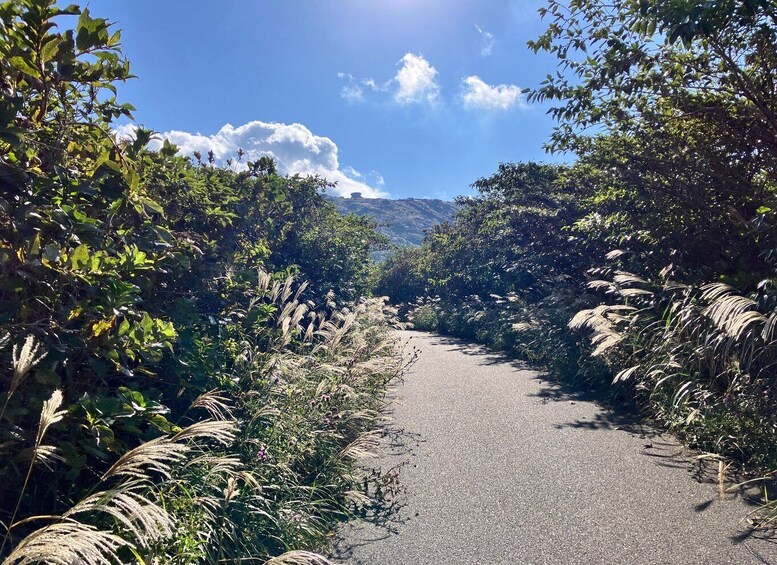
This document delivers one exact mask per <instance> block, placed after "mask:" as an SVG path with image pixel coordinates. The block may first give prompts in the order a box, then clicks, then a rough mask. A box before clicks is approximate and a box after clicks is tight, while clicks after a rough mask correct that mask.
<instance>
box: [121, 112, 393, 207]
mask: <svg viewBox="0 0 777 565" xmlns="http://www.w3.org/2000/svg"><path fill="white" fill-rule="evenodd" d="M127 133H129V130H127V129H126V128H125V127H120V128H118V129H117V134H118V135H120V136H121V135H126V134H127ZM161 136H162V137H163V138H167V139H169V140H170V142H171V143H174V144H175V145H177V146H178V147H179V149H180V152H181V153H183V154H186V155H191V154H192V153H193V152H194V151H199V152H200V153H201V154H202V155H203V158H205V155H207V153H208V151H213V153H214V154H215V157H216V160H217V162H218V163H219V164H224V163H225V162H226V160H227V159H229V158H232V159H234V160H235V161H237V150H238V149H240V148H242V149H243V151H245V155H244V156H243V163H245V161H247V160H249V161H255V160H256V159H258V158H259V157H264V156H269V157H274V158H275V160H276V162H277V164H278V169H279V171H280V172H281V173H284V174H290V175H293V174H300V175H303V176H304V175H319V176H321V177H323V178H325V179H327V180H328V181H330V182H336V183H337V186H336V187H335V188H331V189H329V191H330V192H334V193H337V194H340V195H344V196H345V195H349V194H350V193H351V192H361V193H362V195H363V196H365V197H367V198H377V197H383V196H386V193H385V192H383V191H381V190H379V189H378V188H375V186H371V185H370V184H369V183H370V182H372V183H374V184H375V185H377V186H378V187H382V186H383V184H382V182H381V180H382V177H380V175H377V177H376V176H375V174H373V173H370V174H368V175H362V174H360V173H359V172H358V171H356V170H355V169H353V168H352V167H344V168H341V166H340V161H339V158H338V148H337V145H336V144H335V142H334V141H332V140H331V139H329V138H328V137H322V136H318V135H314V134H313V132H311V131H310V130H309V129H308V128H306V127H305V126H303V125H302V124H282V123H277V122H271V123H267V122H260V121H253V122H248V123H247V124H244V125H242V126H239V127H234V126H232V125H231V124H226V125H225V126H224V127H222V128H221V129H220V130H219V131H218V132H217V133H215V134H214V135H202V134H200V133H189V132H185V131H168V132H166V133H163V134H161ZM159 146H161V142H159V141H156V142H154V143H153V144H151V145H150V147H151V148H152V149H156V148H158V147H159ZM238 166H239V167H245V165H244V164H242V165H238Z"/></svg>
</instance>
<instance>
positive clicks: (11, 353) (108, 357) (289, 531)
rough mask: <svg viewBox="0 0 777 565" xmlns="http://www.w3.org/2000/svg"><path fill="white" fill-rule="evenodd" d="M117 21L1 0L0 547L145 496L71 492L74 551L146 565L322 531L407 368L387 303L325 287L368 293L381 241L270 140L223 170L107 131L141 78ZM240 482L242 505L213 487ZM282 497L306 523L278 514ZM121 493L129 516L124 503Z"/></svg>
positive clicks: (146, 136) (292, 543) (37, 1)
mask: <svg viewBox="0 0 777 565" xmlns="http://www.w3.org/2000/svg"><path fill="white" fill-rule="evenodd" d="M67 16H73V18H72V19H70V20H68V18H67ZM68 25H73V26H74V29H73V30H69V29H67V26H68ZM119 40H120V34H119V33H118V31H115V30H114V29H113V26H112V24H110V23H109V22H107V21H105V20H103V19H101V18H93V17H92V16H91V15H90V13H89V11H88V10H87V9H84V10H83V11H82V10H80V9H79V8H77V7H75V6H71V7H68V8H64V9H63V8H59V7H57V6H56V5H55V4H54V2H51V1H48V0H24V1H15V2H7V3H3V4H2V5H0V365H1V366H2V367H3V376H2V380H1V381H0V393H1V395H0V402H2V406H1V407H0V473H2V476H3V482H2V485H0V522H2V523H3V524H4V526H5V527H6V528H8V527H12V526H13V527H14V529H13V530H12V531H11V532H10V533H6V531H3V532H2V534H0V535H2V536H3V537H4V539H3V542H2V548H0V557H3V558H4V557H7V556H8V554H9V551H11V550H13V549H14V547H16V548H17V549H18V550H19V551H22V550H23V549H24V547H25V545H24V544H23V543H21V544H20V540H22V539H23V538H24V536H25V535H26V534H29V533H30V532H31V531H32V530H34V529H35V528H41V527H44V530H39V533H40V532H41V531H42V532H43V534H45V535H44V536H43V537H44V538H45V539H48V538H46V536H47V535H50V536H51V537H52V540H51V543H50V544H49V545H46V547H47V548H51V550H52V551H54V550H56V547H57V545H58V543H62V544H64V542H62V541H61V540H63V539H64V538H63V537H62V536H61V535H60V534H61V532H60V534H57V535H55V534H56V533H57V532H58V531H59V530H58V528H59V529H62V528H66V527H69V526H68V524H71V525H72V524H80V522H78V520H77V519H76V520H73V519H71V518H70V517H68V516H65V515H64V513H66V512H68V511H73V512H76V510H73V509H78V508H83V504H85V502H84V501H85V500H89V499H88V497H89V495H92V494H94V493H95V492H96V491H97V490H100V492H104V493H114V495H116V496H118V494H116V493H119V494H121V496H129V497H136V498H137V497H142V499H143V501H144V502H143V504H141V506H140V507H137V508H146V509H151V511H153V512H157V514H156V518H154V519H149V520H148V521H146V522H144V521H143V520H140V518H139V515H135V514H132V511H130V510H127V508H123V510H120V511H117V512H118V514H111V513H110V512H107V511H105V510H103V511H102V512H103V514H102V515H100V514H99V513H97V511H95V510H94V508H93V507H90V510H88V511H87V510H83V511H78V512H76V514H78V519H81V515H80V514H79V512H81V513H83V514H84V515H86V516H87V517H86V518H83V519H84V520H85V522H84V524H82V525H83V527H82V528H81V529H80V530H79V535H81V537H82V539H89V538H88V537H85V536H87V535H88V532H87V530H88V527H89V525H91V526H94V527H96V528H97V530H96V531H99V532H103V533H105V532H108V533H105V535H104V537H103V538H101V539H102V540H103V542H104V545H100V543H98V542H97V541H92V542H84V543H85V545H84V547H92V548H94V549H95V551H98V553H99V552H103V553H104V554H106V555H108V556H109V557H111V556H113V553H111V552H112V551H119V552H120V557H121V559H122V560H125V561H126V560H128V559H131V555H130V553H129V551H130V545H129V543H130V542H132V543H135V544H136V545H135V547H134V549H132V551H133V552H135V555H136V556H138V557H140V556H141V555H140V554H141V553H142V554H144V555H145V556H146V559H147V562H152V561H155V559H156V557H155V555H156V556H157V557H159V558H160V559H162V561H164V562H181V563H184V562H196V561H198V560H201V559H204V560H205V561H209V562H216V561H218V560H220V559H225V558H226V557H227V556H229V557H230V558H237V557H249V556H250V557H251V558H263V557H267V556H268V555H272V554H275V553H278V552H282V551H285V550H288V549H294V548H300V547H306V548H313V547H315V546H316V545H318V544H320V543H321V542H322V540H324V539H325V536H326V533H327V531H328V527H329V526H330V525H331V522H332V520H333V519H336V518H337V517H341V516H343V515H344V514H346V513H347V511H348V509H349V508H351V507H352V506H353V505H352V503H351V502H349V499H348V498H347V497H346V492H347V491H351V490H354V489H357V486H356V484H355V481H356V480H357V479H356V475H355V474H354V472H353V471H354V468H353V464H352V463H351V462H349V461H350V460H349V458H348V457H346V456H343V455H342V454H343V453H346V452H343V449H344V448H345V447H346V446H347V445H348V444H349V443H351V442H353V441H354V440H357V439H358V436H359V434H360V433H361V432H362V431H363V430H364V429H366V428H368V427H369V426H370V424H371V423H372V422H373V421H374V413H375V412H374V411H375V410H376V409H377V408H378V407H379V406H380V402H381V400H380V399H381V396H382V391H383V388H384V387H385V384H386V383H387V381H388V380H389V379H390V378H392V377H393V376H396V374H397V368H396V365H395V364H394V362H393V361H390V360H391V359H392V358H393V357H392V355H393V351H391V347H390V344H389V345H387V343H388V342H386V340H385V332H386V324H385V321H384V319H383V317H382V313H378V312H380V310H381V306H380V304H379V303H377V302H374V301H373V302H370V303H362V304H361V305H360V306H357V305H355V304H354V305H351V306H350V310H347V309H346V310H342V311H341V308H340V307H339V306H337V301H340V300H343V301H344V300H353V299H356V298H358V296H359V295H360V293H361V292H362V291H363V290H364V288H365V285H366V284H367V275H368V273H369V265H368V262H369V257H370V254H371V253H372V251H373V248H374V247H375V246H376V245H378V244H380V243H382V242H383V238H382V237H381V236H380V235H379V234H377V233H376V232H375V230H374V228H373V225H372V223H371V222H369V221H367V220H363V219H359V218H356V217H353V216H342V215H341V214H339V213H338V212H337V211H336V209H335V207H334V206H333V205H332V204H331V203H329V202H328V201H327V200H325V199H324V197H323V196H322V195H321V191H322V189H324V188H325V182H324V181H321V180H318V179H314V178H300V177H292V178H289V177H284V176H280V175H278V174H277V172H276V171H275V165H274V163H273V162H272V160H271V159H266V158H265V159H260V160H259V161H257V162H253V163H252V162H249V163H245V164H244V163H242V162H241V156H240V155H239V156H238V160H237V163H238V164H239V166H238V167H237V170H231V169H221V168H216V167H213V166H211V165H210V164H207V163H202V162H201V161H200V160H199V159H197V162H192V161H191V160H189V159H188V158H184V157H181V156H178V155H177V149H176V148H175V147H174V146H172V145H171V144H169V143H168V142H167V141H165V142H164V145H163V146H162V148H161V149H160V150H159V151H149V150H148V149H147V145H148V143H149V141H150V140H151V139H152V137H153V133H152V132H150V131H146V130H143V129H138V130H137V131H136V132H135V135H134V138H133V139H117V138H116V136H115V134H114V133H113V128H114V127H115V121H116V120H117V119H118V118H130V119H131V117H132V115H131V112H132V110H133V108H132V106H130V105H129V104H124V103H121V102H120V101H119V100H118V98H117V96H116V94H117V89H116V84H117V83H118V82H121V81H123V80H126V79H128V78H130V76H131V75H130V72H129V63H128V62H127V61H126V60H124V59H123V57H122V55H121V51H120V43H119ZM268 272H269V273H275V274H274V275H267V274H265V273H268ZM291 275H296V276H298V277H300V278H302V279H305V280H307V281H308V282H309V283H310V290H308V292H307V294H306V295H305V298H304V299H303V298H300V295H301V293H302V292H303V291H304V289H303V288H302V287H300V286H299V285H296V284H294V286H292V285H293V277H292V276H291ZM305 299H308V302H307V303H304V302H303V301H304V300H305ZM316 309H319V310H318V311H317V310H316ZM349 311H350V313H349ZM370 363H371V364H373V365H370V366H374V367H376V370H374V371H370V370H368V369H366V368H364V367H366V366H368V365H369V364H370ZM381 363H383V364H382V365H381ZM378 365H381V366H380V367H378ZM289 367H294V369H295V371H292V370H290V368H289ZM343 375H346V376H345V377H343ZM344 378H345V379H346V380H347V381H348V382H347V383H346V382H344V381H343V379H344ZM348 379H351V380H348ZM344 388H347V391H349V392H348V394H344V392H343V390H344ZM55 391H56V392H55ZM59 391H61V393H60V392H59ZM213 391H218V392H213ZM322 395H325V396H326V397H327V398H328V400H327V401H326V403H325V404H326V406H325V407H324V406H323V404H322V405H321V406H319V405H318V404H315V406H314V403H318V402H320V397H321V396H322ZM214 397H217V398H218V401H216V402H215V404H214V401H213V400H212V399H213V398H214ZM203 399H206V400H203ZM207 399H210V400H207ZM198 406H199V408H198ZM213 406H218V407H219V408H218V410H215V411H214V410H213ZM42 407H43V414H44V416H41V409H42ZM203 407H205V408H203ZM208 407H209V408H208ZM59 408H62V409H63V410H65V412H58V411H57V410H58V409H59ZM47 410H48V412H47ZM327 413H329V414H330V415H331V414H338V415H343V416H337V417H334V416H332V417H330V418H328V421H325V420H326V418H325V414H327ZM354 413H356V414H360V416H358V417H356V418H351V417H350V415H351V414H354ZM46 414H48V416H46ZM44 424H45V425H44ZM238 424H239V426H238ZM198 426H200V427H198ZM208 426H210V427H208ZM206 429H207V430H210V431H207V433H206V432H205V431H197V432H194V431H192V432H186V430H206ZM181 430H184V431H183V432H181ZM213 430H215V432H214V431H213ZM219 430H221V431H219ZM179 432H180V433H182V434H183V435H182V436H177V435H174V434H178V433H179ZM203 438H204V439H203ZM173 444H175V445H173ZM160 445H161V446H162V449H163V455H160V456H164V457H167V456H168V455H164V449H167V447H165V446H168V445H172V447H170V448H169V449H172V450H173V451H172V452H166V453H168V454H169V453H177V451H175V450H184V451H185V452H186V453H187V454H191V455H192V457H191V459H189V460H186V461H187V464H186V466H185V467H181V466H180V465H177V466H176V465H173V467H172V470H169V471H166V470H164V469H161V468H159V467H153V466H151V467H150V468H146V467H143V468H142V469H141V471H138V472H137V473H136V474H135V475H132V476H133V478H134V479H142V480H143V481H142V482H140V483H137V482H132V481H129V482H128V481H127V480H125V479H126V477H125V478H124V479H122V478H119V477H118V476H113V475H112V474H111V471H110V469H112V467H113V466H114V465H115V463H116V462H117V461H120V460H121V458H123V457H128V456H130V455H131V454H133V453H138V451H137V450H138V449H140V450H141V451H140V453H142V450H143V449H144V446H152V447H153V446H160ZM259 452H261V454H260V453H259ZM181 453H183V451H181ZM268 453H272V455H267V454H268ZM170 457H172V459H170V460H169V461H170V464H171V465H172V464H173V463H181V462H182V461H183V460H185V459H186V458H185V457H184V456H183V455H182V456H181V457H179V458H177V459H176V457H178V456H175V455H172V456H170ZM154 470H155V472H154ZM160 472H161V477H160ZM160 478H166V479H168V480H166V481H158V480H157V479H160ZM102 489H108V490H105V491H103V490H102ZM111 489H113V490H111ZM229 489H233V490H234V492H232V491H230V490H229ZM263 489H265V491H263ZM357 490H358V489H357ZM227 492H232V494H230V495H227V494H225V493H227ZM114 495H110V496H109V495H108V494H105V496H104V497H103V499H101V502H100V503H99V504H98V506H99V507H101V508H106V507H110V504H111V502H110V499H111V496H114ZM213 497H216V498H215V499H214V498H213ZM219 497H220V498H219ZM224 497H226V499H224ZM230 497H233V498H234V500H236V501H237V500H238V499H239V501H240V504H243V507H242V508H243V510H242V511H238V506H239V505H237V502H236V503H235V504H236V506H235V508H234V512H233V511H231V510H230V511H225V510H224V508H222V507H221V506H219V505H227V504H229V503H231V501H232V500H233V498H230ZM138 500H140V499H139V498H138ZM303 500H304V501H307V502H302V501H303ZM79 501H81V502H79ZM106 501H107V502H106ZM203 501H204V502H203ZM257 504H261V505H263V506H262V508H261V509H258V508H257V507H256V505H257ZM203 505H204V506H203ZM292 506H297V507H298V509H297V512H296V514H298V515H299V516H300V519H303V518H304V519H305V520H308V521H309V522H310V524H309V527H305V528H302V527H300V528H296V526H295V527H292V526H291V525H290V523H286V522H284V520H286V518H284V516H285V515H286V513H287V512H289V511H290V510H289V508H290V507H292ZM217 507H218V508H217ZM133 508H134V507H133ZM197 508H199V510H196V509H197ZM160 512H161V514H159V513H160ZM96 513H97V515H95V514H96ZM128 513H129V514H130V515H131V516H132V517H131V519H133V520H134V519H138V520H140V522H138V523H143V524H145V526H144V528H145V529H144V531H143V532H140V533H139V532H137V531H134V530H132V527H131V524H127V523H123V522H121V521H120V520H119V521H117V520H115V519H114V518H115V517H116V516H117V515H128ZM292 514H293V513H292ZM35 515H45V516H48V517H47V518H41V519H31V520H27V518H30V517H32V516H35ZM58 516H59V517H60V518H57V517H58ZM112 516H113V518H112ZM183 517H187V519H188V520H189V521H188V523H187V522H186V520H183V521H181V518H183ZM155 524H156V525H155ZM169 524H173V525H175V527H176V528H177V530H176V531H175V532H172V531H169V530H167V529H166V528H169V527H170V526H169ZM229 524H232V525H239V526H240V528H245V532H244V533H242V534H241V533H240V532H241V530H240V528H238V529H235V530H234V531H232V532H231V533H227V531H228V527H227V526H228V525H229ZM73 527H76V526H73ZM79 527H80V526H79ZM230 527H231V526H230ZM46 528H48V529H46ZM154 528H159V531H156V533H153V532H151V530H154ZM295 528H296V529H295ZM141 529H143V528H141ZM110 532H113V533H115V534H117V535H118V536H119V538H116V539H113V538H111V537H110V535H112V534H111V533H110ZM141 534H142V535H141ZM95 535H97V534H95ZM100 535H102V534H100ZM58 536H59V537H58ZM122 536H123V537H122ZM223 536H232V537H230V539H229V541H227V539H226V538H225V537H223ZM77 538H78V535H74V537H72V538H68V539H72V540H77ZM216 538H219V541H218V545H217V546H214V545H213V544H214V540H215V539H216ZM29 539H32V538H28V540H29ZM57 540H60V542H58V541H57ZM117 540H118V541H117ZM163 541H164V543H162V542H163ZM105 544H107V545H105ZM44 545H45V544H44ZM65 546H66V544H64V545H62V547H65ZM171 547H177V552H176V555H177V557H176V561H172V560H171V559H173V557H172V554H171V553H169V551H170V548H171ZM111 548H113V549H111ZM24 551H29V548H28V549H26V550H24ZM74 551H76V550H74ZM78 551H82V550H78ZM83 551H87V549H83ZM138 552H140V553H138ZM28 555H29V554H28ZM70 555H75V556H77V557H78V559H77V560H82V559H83V560H84V561H85V562H94V557H89V555H87V554H85V553H78V552H76V553H75V554H70ZM117 555H118V554H117ZM165 556H166V557H165ZM112 558H113V559H116V558H117V557H116V556H113V557H112ZM16 559H17V558H16V557H15V558H14V559H13V560H12V561H14V562H15V560H16ZM72 559H73V560H76V557H73V558H72ZM65 561H67V559H66V560H65Z"/></svg>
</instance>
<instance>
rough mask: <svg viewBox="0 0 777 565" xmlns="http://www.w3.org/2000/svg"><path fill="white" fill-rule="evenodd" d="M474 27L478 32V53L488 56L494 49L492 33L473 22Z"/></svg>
mask: <svg viewBox="0 0 777 565" xmlns="http://www.w3.org/2000/svg"><path fill="white" fill-rule="evenodd" d="M475 29H476V30H478V33H479V34H480V54H481V55H483V56H484V57H488V56H489V55H490V54H491V52H492V51H493V50H494V34H493V33H490V32H488V31H486V30H484V29H483V28H482V27H480V26H479V25H477V24H475Z"/></svg>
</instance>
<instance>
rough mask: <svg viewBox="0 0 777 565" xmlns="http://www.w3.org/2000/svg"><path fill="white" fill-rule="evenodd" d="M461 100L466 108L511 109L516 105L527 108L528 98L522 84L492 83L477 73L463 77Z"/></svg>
mask: <svg viewBox="0 0 777 565" xmlns="http://www.w3.org/2000/svg"><path fill="white" fill-rule="evenodd" d="M463 83H464V84H463V90H462V93H461V100H462V103H463V104H464V107H465V108H469V109H477V110H492V111H493V110H509V109H510V108H513V107H515V106H518V107H519V108H525V107H526V106H527V104H526V98H525V97H524V95H523V92H522V89H521V87H520V86H516V85H514V84H498V85H491V84H488V83H486V82H484V81H483V80H482V79H481V78H480V77H477V76H475V75H472V76H468V77H466V78H464V79H463Z"/></svg>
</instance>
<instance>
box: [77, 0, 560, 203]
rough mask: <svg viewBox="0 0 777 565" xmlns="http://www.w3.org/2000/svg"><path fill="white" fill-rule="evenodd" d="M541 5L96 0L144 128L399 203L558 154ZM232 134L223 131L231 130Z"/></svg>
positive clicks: (466, 0)
mask: <svg viewBox="0 0 777 565" xmlns="http://www.w3.org/2000/svg"><path fill="white" fill-rule="evenodd" d="M540 5H541V3H540V2H538V1H536V0H489V1H488V2H484V1H480V0H283V1H281V0H277V1H273V2H269V1H256V0H254V1H250V0H231V1H229V2H214V1H212V0H208V1H200V0H188V1H187V2H180V1H177V0H153V1H152V0H133V1H130V2H116V1H115V0H91V1H90V2H89V7H90V10H91V12H92V15H93V16H100V17H105V18H107V19H109V20H112V21H115V22H117V24H118V27H119V28H121V29H122V30H123V36H122V39H123V44H124V48H125V53H126V55H127V56H128V58H129V59H130V61H131V62H132V69H133V72H134V74H136V75H137V76H138V78H137V79H135V80H132V81H130V82H129V83H128V84H126V85H124V86H123V87H122V88H121V90H120V95H121V98H122V99H123V100H124V101H128V102H131V103H132V104H134V105H135V106H136V107H137V108H138V111H137V112H136V118H137V120H138V122H139V123H141V124H143V125H144V126H146V127H149V128H151V129H154V130H156V131H159V132H164V133H166V134H167V135H168V136H169V137H170V139H171V140H172V141H174V142H176V143H177V144H178V145H179V146H181V147H182V148H183V149H184V150H188V151H192V150H194V149H199V150H203V149H207V148H212V149H214V151H216V153H217V155H219V157H221V158H222V159H226V157H229V156H232V154H233V152H234V151H235V150H236V149H237V147H238V146H241V147H243V148H244V149H246V150H249V155H251V156H256V155H259V154H270V153H271V154H273V155H274V156H275V157H276V158H277V159H278V160H279V162H280V163H281V166H282V167H283V168H284V169H286V170H288V171H290V172H301V173H318V174H321V175H323V176H327V177H328V178H330V180H335V181H337V182H338V184H339V185H340V186H339V189H337V190H335V191H334V192H341V193H348V192H350V191H351V190H362V191H363V192H365V194H368V195H378V194H383V195H386V194H387V195H389V196H390V197H392V198H404V197H411V196H412V197H426V198H446V199H449V198H452V197H454V196H456V195H458V194H466V193H469V192H470V189H469V185H470V184H471V183H472V182H473V181H475V180H476V179H477V178H479V177H481V176H485V175H488V174H490V173H492V172H493V171H494V170H495V169H496V166H497V164H498V163H499V162H502V161H519V160H529V159H535V160H553V159H558V157H555V158H552V157H550V156H548V155H546V154H545V153H544V151H543V149H542V144H543V143H544V142H545V141H546V140H547V137H548V134H549V132H550V130H551V128H552V125H553V124H552V122H551V120H550V118H548V117H547V116H546V115H545V111H546V108H545V107H542V106H538V105H534V104H528V103H527V102H526V100H525V98H524V96H523V95H522V94H521V93H520V89H522V88H526V87H528V88H531V87H536V86H537V85H538V84H539V83H540V81H541V80H543V78H544V77H545V76H546V75H547V74H548V73H549V72H552V71H554V69H555V66H556V62H555V61H554V60H553V59H552V58H550V57H549V56H547V55H542V54H541V55H535V54H534V53H532V52H531V51H530V50H529V49H528V48H527V47H526V41H527V40H529V39H533V38H536V37H537V36H538V35H539V34H540V33H541V32H542V30H543V29H544V23H543V22H542V20H541V19H540V17H539V15H538V14H537V12H536V11H537V8H538V7H539V6H540ZM228 125H229V126H231V127H227V126H228Z"/></svg>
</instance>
